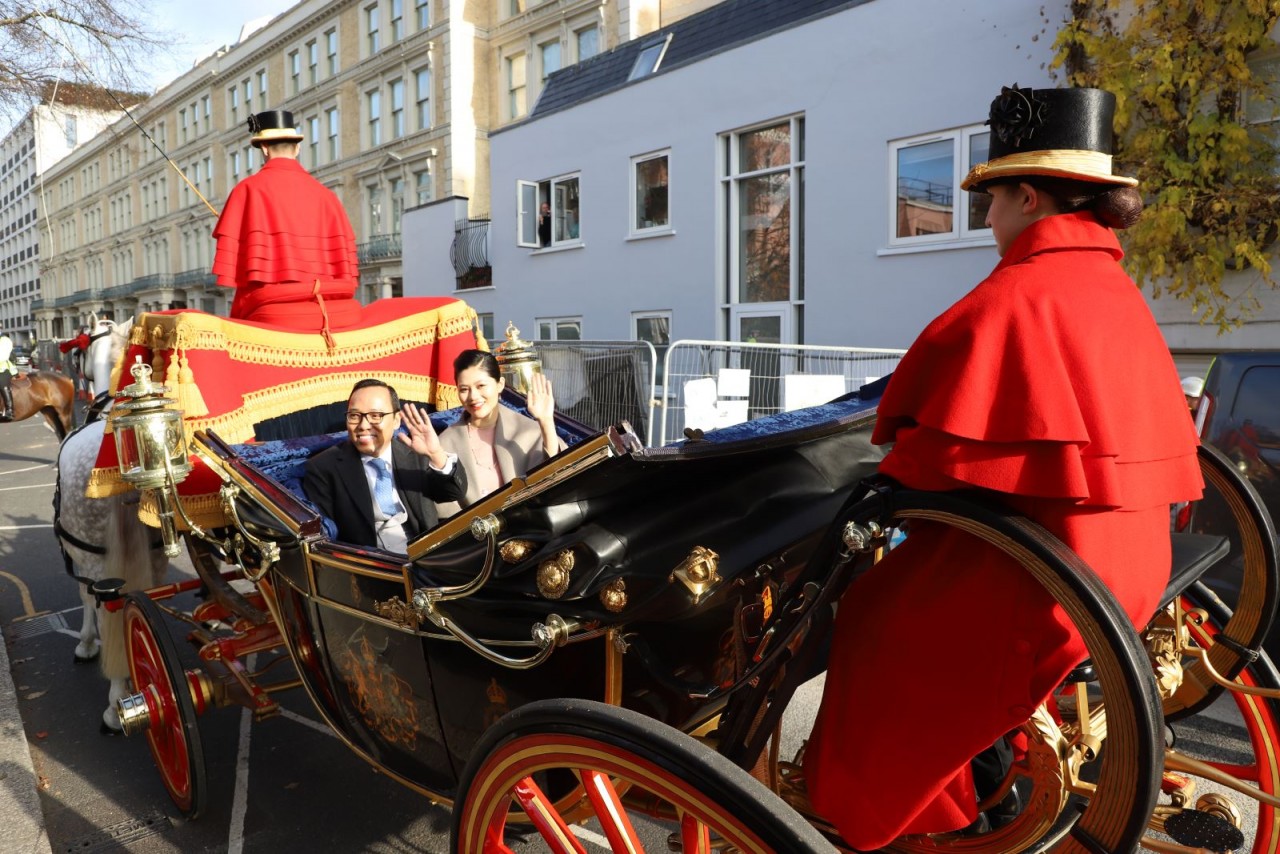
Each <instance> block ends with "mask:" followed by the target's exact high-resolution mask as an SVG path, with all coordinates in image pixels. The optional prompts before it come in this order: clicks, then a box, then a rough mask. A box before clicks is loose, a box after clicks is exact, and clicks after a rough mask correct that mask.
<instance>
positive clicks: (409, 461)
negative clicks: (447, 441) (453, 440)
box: [370, 439, 428, 539]
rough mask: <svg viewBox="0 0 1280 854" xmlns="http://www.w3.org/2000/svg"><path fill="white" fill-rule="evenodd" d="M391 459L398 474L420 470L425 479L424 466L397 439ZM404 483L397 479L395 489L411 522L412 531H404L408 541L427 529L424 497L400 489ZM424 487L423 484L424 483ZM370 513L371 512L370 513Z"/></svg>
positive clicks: (418, 493)
mask: <svg viewBox="0 0 1280 854" xmlns="http://www.w3.org/2000/svg"><path fill="white" fill-rule="evenodd" d="M391 459H392V462H393V463H394V466H393V467H394V469H395V470H396V471H397V472H399V471H400V470H401V469H404V470H406V471H407V470H409V469H420V470H422V475H423V477H424V478H425V477H426V466H425V465H424V464H423V463H421V462H420V461H419V459H418V455H417V454H415V453H414V452H413V451H411V450H410V449H409V448H406V447H405V446H404V443H402V442H401V441H400V440H399V439H395V440H393V444H392V445H391ZM403 482H405V481H402V480H400V479H399V478H397V480H396V489H397V492H398V493H399V495H400V500H401V501H403V502H404V508H405V510H407V511H408V513H409V517H410V518H411V519H412V520H413V523H414V527H413V530H412V531H406V532H405V533H407V534H409V539H413V538H414V537H416V536H417V535H418V534H421V533H422V532H423V531H425V530H426V529H427V527H428V526H427V513H426V506H425V505H426V500H427V499H426V496H424V495H423V494H422V492H420V491H419V490H417V489H401V488H400V484H401V483H403ZM424 485H425V483H424ZM370 513H372V511H370Z"/></svg>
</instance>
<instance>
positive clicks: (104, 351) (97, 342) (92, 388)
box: [84, 313, 133, 398]
mask: <svg viewBox="0 0 1280 854" xmlns="http://www.w3.org/2000/svg"><path fill="white" fill-rule="evenodd" d="M132 328H133V318H132V317H131V318H129V319H128V320H126V321H125V322H124V323H116V322H115V321H114V320H112V319H111V318H109V317H98V315H97V314H96V313H95V314H91V315H89V346H88V348H86V350H85V354H84V378H85V381H86V382H88V384H89V397H90V398H94V397H96V396H97V395H99V394H100V393H102V392H104V391H106V390H107V386H108V385H109V384H110V382H111V370H112V369H113V368H114V367H115V364H116V360H117V359H118V358H119V357H120V354H121V353H122V352H124V346H125V344H127V343H128V340H129V330H130V329H132Z"/></svg>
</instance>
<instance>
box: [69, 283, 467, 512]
mask: <svg viewBox="0 0 1280 854" xmlns="http://www.w3.org/2000/svg"><path fill="white" fill-rule="evenodd" d="M475 318H476V314H475V311H474V310H473V309H472V308H471V307H470V306H468V305H467V304H466V303H465V302H463V301H461V300H458V299H453V298H450V297H406V298H401V299H388V300H380V301H378V302H374V303H371V304H370V305H368V306H366V307H365V308H364V310H363V318H362V321H361V323H359V324H358V325H356V326H351V327H347V328H345V329H342V330H339V331H335V332H333V333H332V336H333V346H332V347H331V346H330V345H329V343H328V342H326V340H325V338H324V336H323V335H321V334H319V333H313V332H296V331H290V330H284V329H279V328H276V327H272V326H268V325H266V324H261V323H253V322H250V321H243V320H229V319H227V318H225V317H218V316H215V315H210V314H205V313H203V312H198V311H187V310H176V311H162V312H152V313H147V314H143V315H141V316H140V317H139V318H138V319H137V320H136V321H135V322H134V325H133V329H132V331H131V333H130V337H129V346H128V348H127V349H126V350H125V353H124V355H123V356H122V358H121V360H120V362H119V363H118V364H117V365H116V366H115V370H114V371H112V374H111V386H110V387H111V391H112V392H113V393H118V392H119V390H120V389H121V388H122V387H123V386H126V385H129V384H130V383H131V382H133V377H132V376H131V375H130V374H129V367H130V366H132V365H133V364H134V362H135V359H137V358H138V357H141V358H142V360H143V361H144V362H146V363H147V364H149V365H151V367H152V370H153V372H154V373H153V381H156V382H161V383H163V384H164V385H165V386H166V387H167V388H168V389H169V391H168V396H169V397H172V398H174V400H175V405H176V406H177V407H179V408H180V409H181V410H182V412H183V424H184V426H185V428H186V433H187V439H188V441H189V440H190V438H191V435H192V434H193V433H194V432H195V431H196V430H212V431H214V432H215V433H217V434H218V436H219V437H221V438H222V439H223V440H224V441H226V442H230V443H233V444H234V443H240V442H249V441H252V440H253V438H254V425H255V424H257V423H259V422H262V421H265V420H267V419H270V418H276V417H279V416H282V415H288V414H290V413H293V412H300V411H303V410H306V409H309V408H311V407H315V406H322V405H326V404H331V403H337V402H341V401H344V400H346V399H347V396H348V395H349V394H350V392H351V386H352V385H354V384H355V383H356V382H357V381H359V380H362V379H364V378H366V377H377V378H378V379H381V380H384V381H386V382H387V383H390V384H391V385H392V386H394V387H395V388H396V391H397V392H398V393H399V394H400V396H401V398H403V399H404V400H416V401H421V402H423V403H428V404H432V405H434V406H435V407H436V408H437V409H447V408H450V407H454V406H458V405H459V400H458V388H457V385H456V383H455V380H454V376H453V360H454V358H455V357H456V356H457V355H458V353H460V352H461V351H463V350H465V349H468V348H471V347H476V346H479V347H481V348H487V344H486V343H485V342H484V340H483V338H480V339H478V340H477V335H476V333H475ZM112 424H113V421H112V419H111V417H110V416H108V419H107V423H106V429H105V435H104V439H103V442H102V448H101V450H100V451H99V452H98V459H97V462H96V463H95V464H94V469H93V472H92V473H91V474H90V477H89V483H88V486H87V488H86V490H85V494H86V495H87V496H88V497H90V498H105V497H107V496H110V495H117V494H120V493H122V492H127V491H128V490H130V489H132V488H133V487H132V486H130V485H129V484H128V483H126V482H125V481H124V480H122V479H121V477H120V471H119V469H118V468H117V467H116V462H117V460H116V448H115V441H114V438H113V436H112ZM191 461H192V465H193V469H192V472H191V474H190V475H189V476H188V477H187V479H186V480H185V481H184V482H183V483H182V484H181V485H180V486H179V489H178V492H179V494H180V495H181V496H182V504H183V507H184V508H185V509H186V511H187V513H188V515H190V516H191V517H192V520H193V521H194V522H196V524H199V525H202V526H204V525H208V526H213V527H216V526H219V525H223V524H226V523H227V521H228V520H227V519H226V518H225V517H224V515H223V511H222V508H221V504H220V502H219V498H218V489H219V487H220V486H221V482H220V480H219V479H218V477H217V475H215V474H214V473H213V472H212V471H210V470H209V469H208V468H207V467H206V466H205V465H204V464H203V462H202V461H201V460H200V459H199V457H197V456H196V455H194V454H193V455H192V457H191ZM156 509H157V508H156V507H155V503H154V499H153V497H152V496H151V494H150V491H148V492H147V493H144V495H143V499H142V502H141V506H140V509H139V513H138V515H139V517H140V518H142V520H143V521H144V522H146V523H147V524H149V525H158V524H159V519H158V516H157V512H156ZM177 521H178V522H179V524H180V525H181V524H182V520H180V519H179V520H177Z"/></svg>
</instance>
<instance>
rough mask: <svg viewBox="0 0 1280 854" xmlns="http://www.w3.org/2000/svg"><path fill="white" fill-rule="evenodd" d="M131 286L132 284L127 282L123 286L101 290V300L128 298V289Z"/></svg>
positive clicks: (113, 286)
mask: <svg viewBox="0 0 1280 854" xmlns="http://www.w3.org/2000/svg"><path fill="white" fill-rule="evenodd" d="M132 284H133V283H132V282H128V283H125V284H123V285H112V286H111V287H109V288H103V289H102V298H103V299H119V298H120V297H123V296H128V295H129V288H130V286H131V285H132Z"/></svg>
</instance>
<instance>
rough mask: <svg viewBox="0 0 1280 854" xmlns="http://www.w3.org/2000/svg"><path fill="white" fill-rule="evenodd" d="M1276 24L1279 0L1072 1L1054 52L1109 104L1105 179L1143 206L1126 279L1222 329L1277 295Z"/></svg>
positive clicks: (1127, 243)
mask: <svg viewBox="0 0 1280 854" xmlns="http://www.w3.org/2000/svg"><path fill="white" fill-rule="evenodd" d="M1278 20H1280V0H1072V3H1071V19H1070V20H1069V21H1068V22H1067V23H1066V25H1065V26H1064V27H1063V28H1062V30H1060V31H1059V33H1058V37H1057V41H1056V43H1055V49H1056V57H1055V61H1054V67H1055V68H1058V69H1061V70H1062V71H1063V72H1064V73H1065V75H1066V79H1067V82H1068V83H1069V84H1071V85H1073V86H1096V87H1098V88H1102V89H1107V90H1109V91H1111V92H1114V93H1115V94H1116V97H1117V99H1118V103H1117V110H1116V121H1115V126H1116V148H1115V157H1116V161H1117V171H1118V172H1121V173H1123V174H1129V175H1135V176H1136V177H1137V178H1138V179H1139V180H1140V182H1141V184H1140V186H1141V189H1142V191H1143V194H1144V196H1145V197H1146V201H1147V209H1146V212H1145V213H1144V214H1143V217H1142V219H1141V220H1140V221H1139V223H1138V224H1137V225H1136V226H1134V227H1131V228H1129V229H1128V230H1127V231H1126V232H1125V234H1124V238H1123V239H1124V248H1125V253H1126V266H1127V267H1128V269H1129V272H1130V273H1131V275H1133V277H1134V279H1135V280H1137V282H1138V283H1139V284H1140V285H1145V286H1147V287H1149V288H1150V289H1151V290H1152V293H1153V294H1154V295H1156V296H1159V295H1160V294H1161V293H1162V292H1167V293H1169V294H1171V295H1173V296H1174V297H1177V298H1179V299H1186V300H1189V301H1190V302H1191V304H1192V310H1193V312H1194V313H1195V314H1196V315H1198V316H1199V317H1200V318H1201V320H1202V321H1203V322H1208V323H1214V324H1216V325H1217V326H1218V327H1219V328H1220V329H1223V330H1227V329H1230V328H1232V327H1234V326H1236V325H1238V324H1239V323H1241V322H1242V321H1244V320H1245V319H1247V318H1248V317H1249V316H1250V315H1251V314H1253V313H1254V312H1256V310H1257V308H1258V305H1259V303H1258V299H1257V296H1256V291H1257V289H1258V288H1263V287H1268V288H1275V287H1277V281H1276V278H1275V276H1274V274H1273V272H1272V265H1273V257H1272V256H1273V253H1274V251H1275V249H1276V243H1275V241H1276V236H1277V233H1280V169H1278V167H1280V112H1278V104H1277V94H1278V93H1280V86H1278V85H1277V73H1278V72H1280V46H1277V44H1276V43H1275V41H1273V36H1272V31H1273V29H1274V28H1275V27H1276V23H1277V21H1278ZM1229 271H1239V272H1238V273H1237V274H1236V275H1235V276H1233V277H1232V278H1228V276H1227V273H1228V272H1229Z"/></svg>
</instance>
